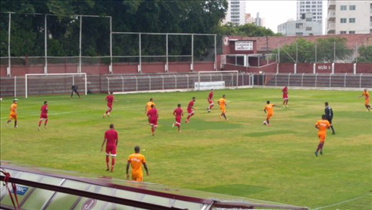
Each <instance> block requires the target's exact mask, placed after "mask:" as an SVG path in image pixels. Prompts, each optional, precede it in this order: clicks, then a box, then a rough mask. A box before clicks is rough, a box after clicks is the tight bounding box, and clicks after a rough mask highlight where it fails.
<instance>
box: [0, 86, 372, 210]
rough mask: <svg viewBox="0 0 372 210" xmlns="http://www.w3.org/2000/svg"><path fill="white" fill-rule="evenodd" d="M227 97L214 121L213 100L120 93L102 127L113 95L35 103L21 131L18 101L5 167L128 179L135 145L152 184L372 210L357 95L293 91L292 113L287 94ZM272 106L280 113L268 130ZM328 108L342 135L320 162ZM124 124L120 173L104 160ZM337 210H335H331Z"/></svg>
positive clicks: (369, 148)
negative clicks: (152, 118)
mask: <svg viewBox="0 0 372 210" xmlns="http://www.w3.org/2000/svg"><path fill="white" fill-rule="evenodd" d="M222 94H226V96H227V100H228V101H230V102H228V107H227V116H228V118H229V120H228V121H225V120H220V119H219V117H218V116H219V114H220V112H219V109H218V107H217V106H215V107H214V108H213V110H212V112H211V113H207V110H206V108H207V105H208V104H207V100H206V98H207V95H208V91H204V92H187V93H151V94H131V95H116V96H115V99H116V100H117V102H115V103H114V106H113V112H112V116H111V117H110V118H106V119H103V118H102V114H103V113H104V111H105V110H106V102H105V100H104V98H105V95H103V94H95V95H88V96H84V97H82V99H80V100H79V99H77V98H73V99H70V98H69V96H68V95H63V96H31V97H30V98H29V99H23V98H20V99H19V101H18V117H19V128H18V129H13V128H12V126H9V127H7V126H6V123H5V122H6V120H7V118H8V114H9V106H10V104H11V98H5V99H3V100H2V101H1V159H2V160H9V161H12V162H14V163H19V164H27V165H33V166H38V167H47V168H53V169H62V170H69V171H77V172H81V173H84V174H92V175H95V176H112V177H115V178H120V179H125V165H126V159H127V157H128V155H129V154H131V153H132V152H133V147H134V146H135V145H139V146H140V147H141V150H142V149H145V150H144V151H142V154H144V155H145V157H146V160H147V164H148V167H149V171H150V176H148V177H147V176H145V177H144V180H145V181H146V182H153V183H160V184H163V185H168V186H173V187H179V188H186V189H195V190H201V191H208V192H215V193H222V194H229V195H234V196H240V197H247V198H254V199H260V200H268V201H274V202H280V203H287V204H293V205H299V206H308V207H310V208H318V207H325V208H322V209H359V210H360V209H370V208H371V206H372V205H371V204H372V196H371V190H372V177H371V174H372V138H371V135H372V120H371V119H372V112H371V113H368V112H367V110H366V109H365V107H364V100H363V99H358V98H357V97H358V96H359V95H360V94H361V93H360V92H355V91H315V90H291V89H290V90H289V97H290V101H289V108H283V107H282V106H281V103H282V99H281V91H280V90H279V89H240V90H216V91H215V98H214V101H215V103H216V101H217V100H218V99H219V98H220V97H221V96H222ZM192 96H195V97H196V104H195V108H196V115H195V116H193V117H192V118H191V120H190V123H189V124H185V123H184V120H185V119H186V115H185V116H184V117H183V119H182V121H183V122H182V132H181V133H177V129H176V128H173V129H172V128H171V125H172V123H173V122H174V117H173V116H172V112H173V110H174V109H175V108H176V105H177V104H178V103H181V104H182V107H183V110H184V112H186V107H187V104H188V102H189V101H190V100H191V97H192ZM150 97H153V98H154V102H155V103H156V105H157V108H158V111H159V121H158V124H159V125H158V129H157V131H156V134H155V137H152V136H151V131H150V126H149V125H148V122H147V118H146V116H145V111H144V108H145V103H146V102H147V101H148V99H149V98H150ZM44 100H47V101H48V104H49V124H48V129H42V130H41V131H38V130H37V123H38V120H39V115H40V107H41V105H42V104H43V101H44ZM266 100H270V101H272V103H274V104H276V105H278V106H277V107H275V108H274V116H273V118H272V120H271V125H272V126H271V127H267V126H264V125H263V124H262V122H263V121H264V119H265V116H266V115H265V114H264V112H263V107H264V105H265V103H266ZM325 101H328V102H329V103H330V106H331V107H332V108H333V110H334V115H335V117H334V120H333V121H334V122H333V123H334V127H335V129H336V135H331V131H330V130H329V131H328V135H327V138H326V142H325V146H324V155H322V156H320V155H319V157H315V155H314V150H315V149H316V146H317V144H318V137H317V130H316V129H315V128H314V124H315V122H316V121H317V120H318V119H320V116H321V115H322V114H323V112H324V102H325ZM110 123H113V124H115V128H116V130H117V131H118V132H119V145H118V149H117V153H118V156H117V159H116V160H117V161H116V165H115V171H114V173H110V172H106V171H105V169H106V165H105V158H104V157H105V154H104V152H102V153H101V152H100V147H101V144H102V140H103V134H104V131H106V130H107V129H108V127H109V124H110ZM327 206H329V207H327Z"/></svg>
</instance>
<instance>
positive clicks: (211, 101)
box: [207, 89, 214, 113]
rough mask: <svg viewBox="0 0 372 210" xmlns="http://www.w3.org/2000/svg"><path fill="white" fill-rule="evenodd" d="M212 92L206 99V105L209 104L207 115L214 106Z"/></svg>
mask: <svg viewBox="0 0 372 210" xmlns="http://www.w3.org/2000/svg"><path fill="white" fill-rule="evenodd" d="M213 92H214V90H213V89H212V90H211V92H210V93H209V94H208V98H207V100H208V103H209V107H208V108H207V111H208V113H209V112H211V110H212V107H213V105H214V104H213Z"/></svg>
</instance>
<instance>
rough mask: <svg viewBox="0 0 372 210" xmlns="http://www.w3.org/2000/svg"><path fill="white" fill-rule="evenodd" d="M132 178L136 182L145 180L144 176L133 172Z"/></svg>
mask: <svg viewBox="0 0 372 210" xmlns="http://www.w3.org/2000/svg"><path fill="white" fill-rule="evenodd" d="M132 180H133V181H136V182H142V181H143V176H142V175H139V174H132Z"/></svg>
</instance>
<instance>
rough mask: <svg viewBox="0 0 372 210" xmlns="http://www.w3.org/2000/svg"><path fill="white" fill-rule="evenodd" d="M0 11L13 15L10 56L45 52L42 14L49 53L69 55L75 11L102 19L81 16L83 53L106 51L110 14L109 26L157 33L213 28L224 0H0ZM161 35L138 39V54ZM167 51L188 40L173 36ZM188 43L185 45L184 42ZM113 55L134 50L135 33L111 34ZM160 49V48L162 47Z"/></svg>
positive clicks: (201, 41)
mask: <svg viewBox="0 0 372 210" xmlns="http://www.w3.org/2000/svg"><path fill="white" fill-rule="evenodd" d="M0 8H1V12H2V13H4V12H15V13H14V14H12V25H11V27H12V29H11V48H12V56H26V55H29V56H31V55H34V56H40V55H44V30H45V27H44V16H43V15H32V14H34V13H41V14H52V15H53V16H48V18H47V30H48V55H49V56H70V55H75V56H76V55H78V54H79V47H78V43H79V27H80V24H79V22H80V19H79V18H78V17H77V16H76V15H100V16H102V18H89V17H83V42H82V51H83V52H82V54H83V55H88V56H97V55H109V46H110V43H109V36H110V33H109V19H107V18H103V16H112V21H113V22H112V23H113V26H112V28H113V31H120V32H161V33H216V32H217V31H218V29H219V24H220V22H221V20H222V19H223V18H224V16H225V12H226V10H227V0H205V1H199V0H191V1H174V0H135V1H127V0H110V1H105V0H68V1H61V0H44V1H31V0H1V1H0ZM0 27H1V28H0V29H1V30H0V38H1V43H0V55H1V56H7V42H8V39H7V32H8V16H7V14H1V20H0ZM163 39H164V38H162V37H160V36H150V37H148V38H147V39H143V40H142V41H143V43H142V44H143V46H149V45H151V47H150V48H146V49H145V48H143V49H142V50H143V52H142V53H143V54H149V55H151V54H155V53H160V51H162V50H163V49H162V48H164V46H165V41H164V42H163ZM172 39H173V42H172V46H170V47H171V49H170V51H171V52H170V54H171V53H180V54H182V53H189V54H190V52H189V51H190V49H183V48H185V47H183V46H187V42H190V38H187V37H178V38H174V37H172ZM194 45H195V49H194V54H195V55H196V56H198V55H202V54H204V53H205V51H206V49H208V48H209V47H210V46H211V45H213V37H212V39H208V38H198V39H195V44H194ZM188 46H189V47H188V48H191V47H190V44H188ZM113 52H114V55H115V53H116V55H138V38H137V37H133V36H132V37H131V36H127V37H125V36H123V37H120V36H116V37H115V39H114V42H113ZM161 53H162V54H165V52H161Z"/></svg>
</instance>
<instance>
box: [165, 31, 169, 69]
mask: <svg viewBox="0 0 372 210" xmlns="http://www.w3.org/2000/svg"><path fill="white" fill-rule="evenodd" d="M165 48H166V49H165V59H166V61H165V72H168V61H169V60H168V59H169V58H168V56H169V55H168V33H167V34H165Z"/></svg>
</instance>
